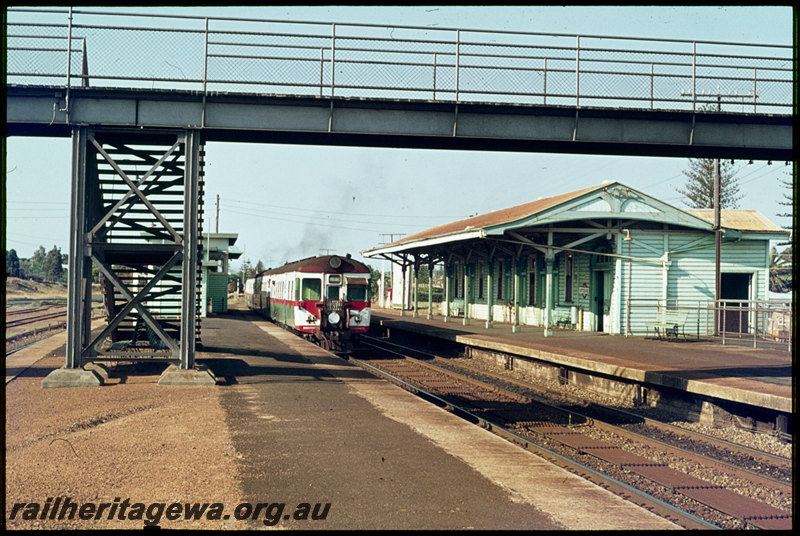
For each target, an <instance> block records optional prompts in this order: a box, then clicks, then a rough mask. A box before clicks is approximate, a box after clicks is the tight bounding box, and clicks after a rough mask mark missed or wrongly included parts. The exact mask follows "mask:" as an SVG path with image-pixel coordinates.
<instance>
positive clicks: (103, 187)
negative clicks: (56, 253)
mask: <svg viewBox="0 0 800 536" xmlns="http://www.w3.org/2000/svg"><path fill="white" fill-rule="evenodd" d="M73 151H74V155H73V162H74V169H73V194H72V195H73V201H72V211H73V221H72V238H71V240H72V243H71V246H70V259H69V262H70V300H71V306H70V315H71V322H70V329H71V330H72V331H73V332H74V333H72V334H70V333H68V339H69V344H68V351H67V367H68V368H74V367H79V366H81V365H82V364H83V363H85V362H87V361H95V360H105V359H125V360H137V359H143V358H144V359H152V358H165V359H170V360H179V361H180V364H181V367H183V368H190V367H192V366H193V365H194V348H195V343H196V338H197V336H198V335H199V326H198V324H197V318H198V317H197V309H198V307H199V303H198V302H197V299H198V296H199V294H198V293H197V285H198V283H199V266H198V259H199V258H200V251H199V249H200V248H201V247H202V244H201V243H200V242H199V241H198V236H199V235H200V233H201V232H202V230H201V229H200V226H201V224H202V220H201V214H202V211H201V209H200V206H201V204H202V187H201V184H200V183H201V178H200V177H201V175H202V171H201V167H202V161H201V157H202V153H201V151H200V146H199V138H198V136H197V134H196V133H195V132H193V131H164V132H146V133H142V132H136V131H125V130H108V129H91V128H88V127H78V128H76V129H75V132H74V134H73ZM92 266H94V267H95V268H96V274H95V275H94V277H99V278H100V279H101V280H102V285H101V292H102V294H103V305H104V308H105V313H106V315H105V316H106V320H107V325H106V326H105V327H104V328H103V329H102V330H101V331H100V332H99V333H98V334H97V335H95V336H91V335H90V334H89V331H88V325H89V323H90V316H89V311H90V308H91V301H92V290H91V289H92V284H91V283H92V279H93V278H94V277H93V275H92ZM79 289H80V290H79Z"/></svg>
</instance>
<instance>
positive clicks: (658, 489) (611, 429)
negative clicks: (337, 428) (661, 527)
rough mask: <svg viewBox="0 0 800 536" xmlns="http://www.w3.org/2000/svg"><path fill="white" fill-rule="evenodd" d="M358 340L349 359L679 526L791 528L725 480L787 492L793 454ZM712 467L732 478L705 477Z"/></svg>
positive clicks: (780, 514) (780, 513)
mask: <svg viewBox="0 0 800 536" xmlns="http://www.w3.org/2000/svg"><path fill="white" fill-rule="evenodd" d="M362 341H363V345H362V348H361V349H360V350H359V351H357V353H356V355H355V356H354V359H353V360H354V361H355V362H357V363H359V364H360V365H362V366H364V367H365V368H369V369H370V370H373V371H375V372H377V373H378V374H383V375H385V376H387V377H389V378H390V379H392V381H395V382H396V383H399V384H401V385H402V386H403V387H404V388H406V389H408V390H411V391H413V392H416V393H417V394H419V395H420V396H423V397H424V398H428V399H429V400H432V401H434V402H437V403H439V404H440V405H442V406H444V407H446V408H447V409H449V410H451V411H454V412H455V413H458V414H459V415H461V416H462V417H464V418H467V419H469V420H471V421H473V422H475V423H476V424H480V425H481V426H483V427H485V428H487V429H490V430H492V431H494V432H495V433H499V434H500V435H504V436H506V438H507V439H509V440H511V441H513V442H515V443H518V444H524V446H525V447H526V448H529V449H534V450H540V451H543V452H546V453H547V454H548V456H552V453H555V454H556V455H557V456H558V457H563V458H564V459H565V460H569V462H563V463H567V464H569V463H574V464H578V465H577V468H576V466H572V467H571V468H570V470H572V471H578V472H581V473H582V474H584V473H586V472H589V471H590V472H592V474H591V475H588V476H587V478H589V479H590V480H593V481H600V482H598V483H600V485H603V486H604V487H608V488H609V489H615V490H616V491H617V493H620V494H621V495H624V496H631V495H632V491H633V490H635V495H636V498H635V499H632V500H634V502H639V503H641V504H642V505H643V506H645V507H647V508H649V509H651V510H653V511H656V512H657V513H659V514H660V515H663V516H664V517H667V518H669V519H674V520H677V521H675V522H676V523H678V524H680V525H682V526H684V527H686V528H710V527H719V528H726V529H735V528H738V529H741V528H759V529H787V528H791V527H792V516H791V514H790V513H787V512H785V511H784V510H782V509H780V508H777V507H775V506H772V505H770V504H767V503H766V502H764V501H763V500H760V498H754V497H751V496H746V495H743V494H740V493H737V492H736V491H733V490H732V489H729V488H731V487H736V485H735V484H736V483H738V482H741V481H747V482H751V483H753V485H754V486H755V487H759V488H763V489H764V490H766V491H770V492H772V493H776V494H781V495H782V496H783V497H789V498H791V493H792V489H791V488H792V481H791V478H792V477H791V475H792V473H791V460H787V459H785V458H780V457H775V456H772V455H769V454H768V453H761V452H757V451H754V450H753V449H747V448H743V447H740V446H738V445H733V444H730V443H725V442H721V441H719V440H715V439H714V438H709V437H708V436H703V437H701V436H698V435H697V434H695V433H693V432H690V431H687V430H684V429H677V428H675V427H672V428H670V427H668V426H661V424H663V423H656V422H645V423H644V425H643V419H642V418H640V417H638V416H633V415H631V414H628V415H627V417H624V416H623V414H621V413H615V410H613V409H612V408H605V407H601V406H598V405H595V404H592V405H590V406H588V409H587V407H580V406H579V405H578V404H576V403H575V401H564V400H558V399H551V398H548V397H544V396H542V395H541V393H537V392H536V391H535V390H534V389H532V388H531V387H532V386H530V385H523V384H522V382H518V381H513V380H509V378H508V377H500V376H499V375H487V374H486V373H485V371H481V372H480V373H478V372H476V371H469V370H463V368H462V370H458V369H457V368H456V367H453V366H449V365H448V363H449V362H450V361H451V360H446V359H438V358H434V356H430V355H427V354H424V353H423V352H420V351H418V350H413V349H408V348H399V347H397V345H391V346H390V344H391V343H387V341H383V340H379V339H374V338H369V337H365V338H363V339H362ZM409 354H412V355H415V356H417V358H414V357H410V355H409ZM445 367H447V368H445ZM553 400H555V401H553ZM540 453H541V452H540ZM548 456H545V457H548ZM743 460H752V463H744V462H743ZM673 465H674V466H682V467H690V468H694V469H690V470H693V471H695V472H696V473H697V475H698V476H693V475H692V474H688V473H687V472H685V469H684V470H678V469H675V468H673V467H672V466H673ZM587 468H588V471H587ZM765 468H767V469H766V470H765ZM710 472H713V473H714V474H715V475H718V477H719V475H722V477H723V478H727V479H728V480H729V481H730V482H731V484H730V485H719V484H714V483H712V482H710V481H709V479H707V475H708V474H709V473H710ZM604 478H608V479H609V480H604ZM679 512H680V513H679ZM703 524H708V525H706V526H705V527H703V526H702V525H703Z"/></svg>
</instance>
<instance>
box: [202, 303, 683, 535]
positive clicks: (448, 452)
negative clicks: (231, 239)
mask: <svg viewBox="0 0 800 536" xmlns="http://www.w3.org/2000/svg"><path fill="white" fill-rule="evenodd" d="M202 327H203V332H202V333H203V335H202V338H203V349H202V351H200V352H199V353H198V356H197V361H198V363H202V364H204V365H205V366H207V367H208V368H209V369H210V370H211V371H212V372H213V373H214V374H215V376H216V377H217V381H218V386H217V389H218V392H219V396H220V397H221V402H222V407H223V408H224V410H225V414H226V419H225V420H226V422H227V424H228V426H229V427H230V429H231V432H232V438H233V441H234V444H235V446H236V450H237V452H239V453H240V455H241V459H240V460H239V467H240V471H239V474H240V482H239V488H240V489H241V490H242V492H243V493H244V495H245V496H246V497H248V498H250V499H251V500H252V501H254V502H256V501H258V502H263V501H264V500H267V499H270V497H272V499H270V500H276V499H275V498H276V497H280V498H281V499H282V500H285V501H286V502H287V503H290V504H291V503H292V501H297V502H298V503H299V502H312V503H315V502H330V503H331V511H330V514H329V515H328V518H327V520H326V521H325V522H324V523H321V522H317V523H315V524H314V527H315V528H320V529H322V528H324V529H379V530H385V529H447V530H449V529H501V530H502V529H537V530H559V529H567V530H591V529H595V530H596V529H608V530H614V529H622V530H625V529H637V530H643V529H645V530H659V529H661V530H664V529H675V528H679V527H677V526H676V525H674V524H672V523H670V522H669V521H667V520H664V519H662V518H659V517H657V516H655V515H654V514H652V513H651V512H649V511H647V510H645V509H642V508H640V507H637V506H635V505H633V504H632V503H630V502H628V501H625V500H623V499H621V498H619V497H617V496H615V495H613V494H612V493H610V492H608V491H607V490H605V489H603V488H600V487H598V486H596V485H594V484H591V483H589V482H588V481H586V480H584V479H582V478H580V477H578V476H576V475H574V474H572V473H570V472H568V471H565V470H563V469H560V468H558V467H555V466H553V465H552V464H550V463H548V462H546V461H545V460H543V459H541V458H539V457H538V456H536V455H534V454H532V453H530V452H528V451H525V450H523V449H520V448H519V447H516V446H514V445H512V444H510V443H508V442H507V441H505V440H503V439H501V438H499V437H497V436H495V435H494V434H492V433H491V432H488V431H486V430H484V429H482V428H480V427H477V426H475V425H473V424H470V423H468V422H466V421H464V420H462V419H460V418H459V417H457V416H455V415H453V414H451V413H449V412H447V411H445V410H443V409H441V408H439V407H436V406H434V405H431V404H429V403H427V402H425V401H423V400H422V399H420V398H418V397H416V396H415V395H413V394H411V393H408V392H406V391H404V390H402V389H401V388H400V387H398V386H395V385H393V384H391V383H389V382H387V381H385V380H382V379H379V378H376V377H375V376H373V375H371V374H370V373H368V372H366V371H364V370H363V369H361V368H360V367H358V366H356V365H355V364H353V363H350V362H348V361H346V360H343V359H341V358H339V357H336V356H334V355H332V354H330V353H328V352H325V351H323V350H322V349H320V348H319V347H317V346H315V345H313V344H311V343H309V342H307V341H305V340H303V339H301V338H299V337H296V336H295V335H292V334H290V333H288V332H286V331H284V330H282V329H280V328H279V327H277V326H275V325H274V324H272V323H270V322H268V321H266V320H262V319H260V317H257V316H255V315H253V314H251V313H247V312H244V311H236V310H232V311H231V310H229V312H228V313H227V314H225V315H220V316H217V317H211V318H206V319H203V324H202ZM280 527H286V528H303V527H308V528H310V525H309V524H308V523H306V524H305V525H304V524H303V523H299V524H296V525H293V524H292V523H290V522H289V521H287V522H286V524H281V525H280ZM276 528H278V527H276Z"/></svg>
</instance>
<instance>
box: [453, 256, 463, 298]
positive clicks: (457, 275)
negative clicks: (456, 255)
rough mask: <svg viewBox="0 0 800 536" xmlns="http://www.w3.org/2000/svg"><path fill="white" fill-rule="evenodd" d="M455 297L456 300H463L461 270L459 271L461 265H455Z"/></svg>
mask: <svg viewBox="0 0 800 536" xmlns="http://www.w3.org/2000/svg"><path fill="white" fill-rule="evenodd" d="M453 297H455V298H463V297H464V296H463V294H461V270H459V265H458V264H454V265H453Z"/></svg>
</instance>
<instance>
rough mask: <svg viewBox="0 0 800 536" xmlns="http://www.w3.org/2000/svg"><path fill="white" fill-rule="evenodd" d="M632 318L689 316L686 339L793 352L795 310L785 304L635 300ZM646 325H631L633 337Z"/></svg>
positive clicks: (684, 331)
mask: <svg viewBox="0 0 800 536" xmlns="http://www.w3.org/2000/svg"><path fill="white" fill-rule="evenodd" d="M630 309H631V317H633V318H636V319H642V318H645V319H646V318H650V317H652V319H653V320H654V319H655V318H657V317H658V315H659V313H660V312H661V311H665V310H669V311H681V312H684V313H686V321H685V324H684V326H683V329H682V332H681V333H683V334H684V335H683V336H684V337H685V338H691V337H694V338H695V339H697V340H699V339H701V338H702V339H704V340H713V341H715V342H720V343H722V344H738V345H742V344H746V345H748V346H752V347H753V348H759V347H761V348H775V349H787V350H790V351H791V349H792V325H791V324H792V309H793V305H792V302H790V301H782V300H742V299H726V300H716V301H714V300H660V299H650V300H648V299H632V300H631V303H630ZM646 324H647V322H646V321H641V322H638V321H631V324H630V329H629V330H628V331H629V334H630V335H639V334H641V335H644V334H645V333H646Z"/></svg>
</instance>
